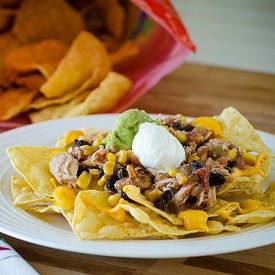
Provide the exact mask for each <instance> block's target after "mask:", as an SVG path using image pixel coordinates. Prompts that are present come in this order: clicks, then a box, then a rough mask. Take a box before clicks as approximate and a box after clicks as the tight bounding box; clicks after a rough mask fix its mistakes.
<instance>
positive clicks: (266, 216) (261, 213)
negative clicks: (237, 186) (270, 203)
mask: <svg viewBox="0 0 275 275" xmlns="http://www.w3.org/2000/svg"><path fill="white" fill-rule="evenodd" d="M273 218H275V210H256V211H253V212H250V213H248V214H242V215H237V216H235V217H232V218H231V219H229V221H228V224H229V225H230V224H242V223H263V222H267V221H270V220H272V219H273Z"/></svg>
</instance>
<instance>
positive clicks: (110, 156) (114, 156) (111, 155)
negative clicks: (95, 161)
mask: <svg viewBox="0 0 275 275" xmlns="http://www.w3.org/2000/svg"><path fill="white" fill-rule="evenodd" d="M106 159H107V160H110V161H113V162H116V155H115V154H113V153H107V155H106Z"/></svg>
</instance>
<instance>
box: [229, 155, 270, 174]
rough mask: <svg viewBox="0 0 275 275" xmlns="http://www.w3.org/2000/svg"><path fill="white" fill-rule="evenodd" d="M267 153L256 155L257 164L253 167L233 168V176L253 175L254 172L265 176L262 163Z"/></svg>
mask: <svg viewBox="0 0 275 275" xmlns="http://www.w3.org/2000/svg"><path fill="white" fill-rule="evenodd" d="M264 156H265V153H264V152H263V153H260V154H258V155H257V157H256V162H255V165H254V166H252V167H248V168H244V169H238V168H236V167H235V168H233V174H232V175H233V176H252V175H254V174H259V175H261V176H264V172H263V171H262V169H261V167H260V166H261V163H262V162H263V160H264Z"/></svg>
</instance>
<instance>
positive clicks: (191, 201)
mask: <svg viewBox="0 0 275 275" xmlns="http://www.w3.org/2000/svg"><path fill="white" fill-rule="evenodd" d="M196 201H197V197H196V196H191V195H190V196H189V197H188V199H187V200H186V201H185V203H184V206H185V207H188V208H189V207H190V206H192V205H193V204H195V203H196Z"/></svg>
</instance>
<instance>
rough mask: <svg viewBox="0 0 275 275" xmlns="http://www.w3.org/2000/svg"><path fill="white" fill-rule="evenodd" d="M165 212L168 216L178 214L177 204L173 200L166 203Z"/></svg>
mask: <svg viewBox="0 0 275 275" xmlns="http://www.w3.org/2000/svg"><path fill="white" fill-rule="evenodd" d="M165 212H167V213H170V214H176V213H178V212H179V207H178V205H177V203H176V202H175V201H174V200H170V201H168V203H167V205H166V207H165Z"/></svg>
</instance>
